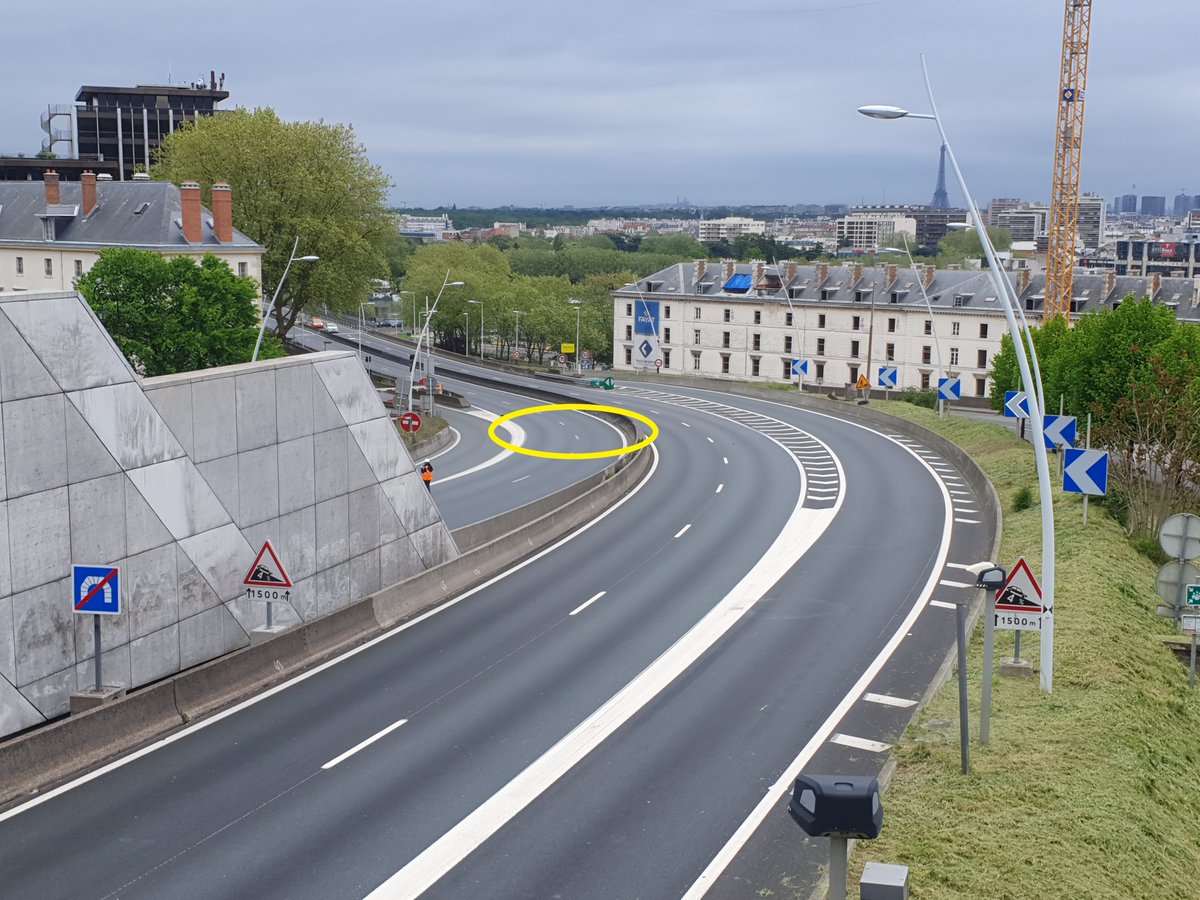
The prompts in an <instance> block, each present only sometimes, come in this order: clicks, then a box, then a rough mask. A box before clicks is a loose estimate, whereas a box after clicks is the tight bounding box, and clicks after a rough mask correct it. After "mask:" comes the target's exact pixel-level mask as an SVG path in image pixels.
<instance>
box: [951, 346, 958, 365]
mask: <svg viewBox="0 0 1200 900" xmlns="http://www.w3.org/2000/svg"><path fill="white" fill-rule="evenodd" d="M950 365H952V366H957V365H958V348H957V347H951V348H950Z"/></svg>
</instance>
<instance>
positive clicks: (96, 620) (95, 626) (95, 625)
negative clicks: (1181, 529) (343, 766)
mask: <svg viewBox="0 0 1200 900" xmlns="http://www.w3.org/2000/svg"><path fill="white" fill-rule="evenodd" d="M91 622H92V628H91V634H92V643H95V644H96V694H100V692H101V691H102V690H103V686H102V685H103V684H104V680H103V679H102V678H101V677H100V616H92V617H91ZM1192 647H1193V652H1192V659H1193V662H1194V661H1195V642H1194V641H1193V643H1192ZM1192 668H1193V671H1194V670H1195V666H1194V665H1193V667H1192Z"/></svg>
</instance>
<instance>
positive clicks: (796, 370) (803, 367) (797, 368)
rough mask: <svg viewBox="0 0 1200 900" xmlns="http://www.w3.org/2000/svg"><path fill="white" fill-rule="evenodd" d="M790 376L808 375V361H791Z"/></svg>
mask: <svg viewBox="0 0 1200 900" xmlns="http://www.w3.org/2000/svg"><path fill="white" fill-rule="evenodd" d="M792 374H793V375H807V374H808V360H807V359H793V360H792Z"/></svg>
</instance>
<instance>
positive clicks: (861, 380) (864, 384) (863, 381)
mask: <svg viewBox="0 0 1200 900" xmlns="http://www.w3.org/2000/svg"><path fill="white" fill-rule="evenodd" d="M870 386H871V380H870V379H869V378H867V376H866V375H859V376H858V383H857V385H856V387H857V388H858V389H859V390H860V391H861V390H863V389H864V388H869V387H870Z"/></svg>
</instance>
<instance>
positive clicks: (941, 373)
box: [900, 231, 946, 419]
mask: <svg viewBox="0 0 1200 900" xmlns="http://www.w3.org/2000/svg"><path fill="white" fill-rule="evenodd" d="M900 240H902V241H904V252H905V253H906V254H908V267H909V268H910V269H912V273H913V277H914V278H916V279H917V287H919V288H920V289H921V298H922V299H923V300H924V301H925V311H926V312H927V313H929V334H930V336H931V337H932V338H933V349H934V352H935V353H937V367H938V380H939V381H941V379H943V378H945V377H946V370H945V369H944V368H942V342H941V341H939V340H938V336H937V318H936V317H935V316H934V314H933V305H932V304H931V303H930V302H929V294H928V293H926V291H925V279H924V278H922V277H921V273H920V272H918V271H917V264H916V262H915V261H914V260H913V256H912V252H911V251H910V250H909V249H908V234H907V233H905V232H903V231H902V232H900ZM945 417H946V401H945V400H943V399H942V392H941V391H940V390H939V391H938V418H939V419H944V418H945Z"/></svg>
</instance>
